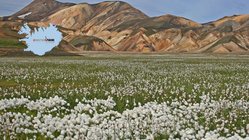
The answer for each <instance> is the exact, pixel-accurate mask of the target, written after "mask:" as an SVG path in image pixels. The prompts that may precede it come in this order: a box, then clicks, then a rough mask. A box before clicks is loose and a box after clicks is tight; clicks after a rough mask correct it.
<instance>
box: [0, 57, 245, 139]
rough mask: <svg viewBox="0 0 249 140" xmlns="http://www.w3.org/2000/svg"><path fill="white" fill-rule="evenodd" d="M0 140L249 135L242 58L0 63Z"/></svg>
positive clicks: (70, 59)
mask: <svg viewBox="0 0 249 140" xmlns="http://www.w3.org/2000/svg"><path fill="white" fill-rule="evenodd" d="M0 73H1V74H0V139H27V138H29V139H42V140H43V139H75V140H77V139H218V138H221V139H222V138H223V139H227V138H235V139H236V138H246V137H247V138H248V137H249V113H248V112H249V96H248V95H249V57H248V56H235V55H231V56H229V55H226V56H204V55H128V54H127V55H125V54H122V55H117V54H116V55H114V54H113V55H111V54H89V55H85V56H81V57H28V58H21V57H20V58H7V57H5V58H0Z"/></svg>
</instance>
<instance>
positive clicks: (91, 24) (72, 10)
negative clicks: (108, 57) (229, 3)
mask: <svg viewBox="0 0 249 140" xmlns="http://www.w3.org/2000/svg"><path fill="white" fill-rule="evenodd" d="M24 22H28V24H29V25H30V26H32V27H38V26H47V25H48V24H49V23H53V24H56V25H57V26H58V27H59V30H60V31H61V32H62V33H63V41H62V42H61V43H60V45H59V46H58V47H56V48H55V49H53V51H52V52H50V53H48V54H49V55H62V54H63V55H64V54H65V55H69V54H72V55H74V54H81V53H83V52H84V51H112V52H119V51H129V52H162V53H249V30H248V29H249V26H248V25H249V15H234V16H227V17H224V18H221V19H218V20H216V21H212V22H209V23H205V24H200V23H197V22H194V21H192V20H190V19H186V18H184V17H179V16H174V15H169V14H167V15H162V16H159V17H149V16H147V15H146V14H144V13H143V12H141V11H140V10H138V9H136V8H134V7H132V6H131V5H130V4H128V3H125V2H122V1H105V2H101V3H97V4H88V3H80V4H73V3H61V2H58V1H55V0H34V1H33V2H32V3H30V4H29V5H28V6H26V7H24V8H23V9H22V10H20V11H19V12H17V13H15V14H13V15H11V16H9V17H3V18H1V20H0V29H1V30H0V37H1V38H4V40H3V39H0V50H1V48H4V49H5V52H6V48H7V51H8V50H11V51H12V50H14V49H13V48H16V47H14V46H19V50H20V48H23V46H24V44H21V43H20V42H18V39H19V38H21V36H20V35H18V34H17V32H18V30H19V29H20V27H21V26H22V24H23V23H24ZM6 40H9V41H8V42H7V44H11V45H8V46H12V47H8V46H7V47H1V46H6ZM20 46H21V47H20ZM2 50H3V49H2ZM0 52H1V51H0ZM0 54H1V53H0Z"/></svg>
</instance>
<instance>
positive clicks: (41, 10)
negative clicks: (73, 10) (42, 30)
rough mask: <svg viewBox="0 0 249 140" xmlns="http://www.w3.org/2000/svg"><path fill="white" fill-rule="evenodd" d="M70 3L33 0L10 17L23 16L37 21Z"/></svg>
mask: <svg viewBox="0 0 249 140" xmlns="http://www.w3.org/2000/svg"><path fill="white" fill-rule="evenodd" d="M72 5H74V4H73V3H61V2H58V1H56V0H33V1H32V2H31V3H30V4H29V5H27V6H26V7H24V8H23V9H22V10H20V11H18V12H17V13H15V14H13V15H12V16H11V17H12V18H13V19H16V18H23V19H24V20H26V21H37V20H42V19H43V18H46V17H47V16H48V15H51V14H53V13H55V12H57V11H59V10H61V9H63V8H66V7H69V6H72Z"/></svg>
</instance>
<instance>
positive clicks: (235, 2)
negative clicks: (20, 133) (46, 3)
mask: <svg viewBox="0 0 249 140" xmlns="http://www.w3.org/2000/svg"><path fill="white" fill-rule="evenodd" d="M31 1H32V0H0V16H6V15H10V14H13V13H15V12H17V11H18V10H20V9H22V8H23V7H24V6H26V5H27V4H28V3H30V2H31ZM59 1H62V2H74V3H82V2H88V3H97V2H101V1H103V0H59ZM123 1H126V2H128V3H130V4H131V5H132V6H134V7H135V8H138V9H139V10H141V11H143V12H144V13H145V14H147V15H149V16H160V15H165V14H173V15H176V16H182V17H185V18H188V19H191V20H194V21H196V22H199V23H205V22H209V21H213V20H217V19H219V18H222V17H224V16H231V15H237V14H249V1H248V0H123Z"/></svg>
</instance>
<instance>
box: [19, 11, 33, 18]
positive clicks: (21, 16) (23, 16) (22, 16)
mask: <svg viewBox="0 0 249 140" xmlns="http://www.w3.org/2000/svg"><path fill="white" fill-rule="evenodd" d="M30 14H32V12H28V13H26V14H23V15H20V16H18V17H19V18H21V19H24V18H25V17H26V16H28V15H30Z"/></svg>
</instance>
